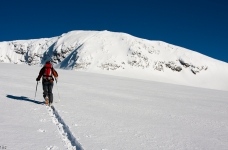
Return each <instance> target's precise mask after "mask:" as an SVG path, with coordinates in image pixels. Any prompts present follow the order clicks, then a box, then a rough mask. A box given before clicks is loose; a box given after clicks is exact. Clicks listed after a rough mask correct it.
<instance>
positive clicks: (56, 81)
mask: <svg viewBox="0 0 228 150" xmlns="http://www.w3.org/2000/svg"><path fill="white" fill-rule="evenodd" d="M55 82H56V86H57V91H58V96H59V88H58V84H57V79H56V78H55ZM59 101H60V96H59Z"/></svg>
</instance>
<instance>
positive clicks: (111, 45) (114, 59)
mask: <svg viewBox="0 0 228 150" xmlns="http://www.w3.org/2000/svg"><path fill="white" fill-rule="evenodd" d="M47 60H51V62H52V63H53V64H54V65H55V68H61V69H66V70H76V71H83V72H91V73H100V74H109V75H115V76H121V77H130V78H135V79H143V80H150V81H158V82H164V83H172V84H178V85H187V86H194V87H201V88H209V89H217V90H225V91H228V78H227V76H228V64H227V63H225V62H222V61H219V60H215V59H213V58H210V57H207V56H205V55H202V54H200V53H197V52H195V51H192V50H188V49H185V48H183V47H179V46H175V45H172V44H169V43H165V42H162V41H150V40H146V39H141V38H137V37H134V36H132V35H129V34H126V33H118V32H110V31H71V32H68V33H65V34H62V35H60V36H57V37H52V38H42V39H32V40H16V41H8V42H0V62H6V63H13V64H27V65H30V66H42V65H43V64H44V63H45V62H46V61H47Z"/></svg>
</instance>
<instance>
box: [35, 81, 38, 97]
mask: <svg viewBox="0 0 228 150" xmlns="http://www.w3.org/2000/svg"><path fill="white" fill-rule="evenodd" d="M37 86H38V81H37V83H36V92H37ZM36 92H35V98H34V100H35V99H36Z"/></svg>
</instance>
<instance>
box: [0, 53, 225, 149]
mask: <svg viewBox="0 0 228 150" xmlns="http://www.w3.org/2000/svg"><path fill="white" fill-rule="evenodd" d="M182 59H184V60H185V61H191V59H190V60H187V59H186V58H184V57H183V58H182ZM208 59H209V58H208ZM209 62H210V61H209ZM211 62H213V61H211ZM218 64H219V65H221V66H223V65H224V66H223V67H226V64H225V63H224V64H223V63H222V62H218V63H217V62H216V63H214V64H209V63H207V65H208V66H209V67H210V68H209V69H208V72H209V74H207V73H206V71H202V72H200V73H199V75H200V74H202V76H201V77H199V78H198V79H202V78H209V79H211V78H210V77H212V76H213V75H216V73H215V72H213V69H212V68H211V67H212V66H213V65H218ZM217 67H219V66H217ZM0 68H1V69H0V85H1V86H0V118H1V119H0V133H1V134H0V146H4V147H6V148H7V149H10V150H18V149H23V150H31V149H46V150H57V149H59V150H64V149H76V147H77V149H79V150H80V149H84V150H132V149H134V150H149V149H151V150H183V149H184V150H193V149H202V150H203V149H204V150H215V149H216V150H217V149H219V150H223V149H227V147H228V118H227V116H228V99H227V97H228V92H227V91H220V90H212V89H205V88H197V87H190V86H181V85H175V84H168V83H161V82H154V81H149V80H141V79H134V78H125V77H118V76H110V75H102V74H97V73H91V72H79V71H69V70H61V69H57V71H58V74H59V79H58V84H57V85H56V84H55V85H54V89H53V92H54V108H55V110H53V109H51V108H49V107H46V106H44V105H42V104H40V103H41V102H43V98H42V85H41V83H39V84H38V90H37V95H36V98H35V100H34V96H35V88H36V81H35V79H36V77H37V75H38V72H39V70H40V69H41V68H40V67H31V66H27V65H14V64H7V63H0ZM224 69H225V68H224ZM134 71H135V73H138V74H139V75H140V72H137V69H135V70H134ZM120 73H121V71H120ZM159 73H160V74H159ZM159 73H158V74H159V75H162V73H161V72H159ZM220 73H221V72H220ZM170 74H171V73H170ZM176 74H178V73H177V72H176ZM184 75H185V76H186V77H187V78H190V75H189V74H188V73H187V70H186V71H185V72H183V76H184ZM164 76H165V75H164ZM181 76H182V75H180V76H178V78H179V77H181ZM197 76H198V75H196V76H193V77H195V78H196V79H197ZM208 76H209V77H208ZM165 77H166V76H165ZM216 77H219V76H215V78H216ZM225 81H227V80H225ZM212 83H213V82H212ZM57 87H58V90H59V95H60V99H59V96H58V91H57ZM226 89H227V88H226Z"/></svg>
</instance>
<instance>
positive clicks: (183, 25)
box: [0, 0, 228, 62]
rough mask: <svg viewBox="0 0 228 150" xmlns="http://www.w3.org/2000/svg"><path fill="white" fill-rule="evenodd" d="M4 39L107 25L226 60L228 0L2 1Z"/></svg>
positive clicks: (0, 15) (0, 36)
mask: <svg viewBox="0 0 228 150" xmlns="http://www.w3.org/2000/svg"><path fill="white" fill-rule="evenodd" d="M0 20H1V22H0V31H1V34H0V41H9V40H19V39H34V38H45V37H54V36H59V35H61V34H62V33H66V32H69V31H72V30H109V31H114V32H124V33H128V34H131V35H133V36H136V37H140V38H144V39H149V40H161V41H164V42H167V43H170V44H174V45H178V46H182V47H185V48H188V49H191V50H194V51H197V52H199V53H202V54H204V55H207V56H210V57H213V58H215V59H219V60H222V61H225V62H228V57H227V56H228V1H227V0H130V1H128V0H80V1H78V0H65V1H63V0H39V1H35V0H2V1H1V3H0Z"/></svg>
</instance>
